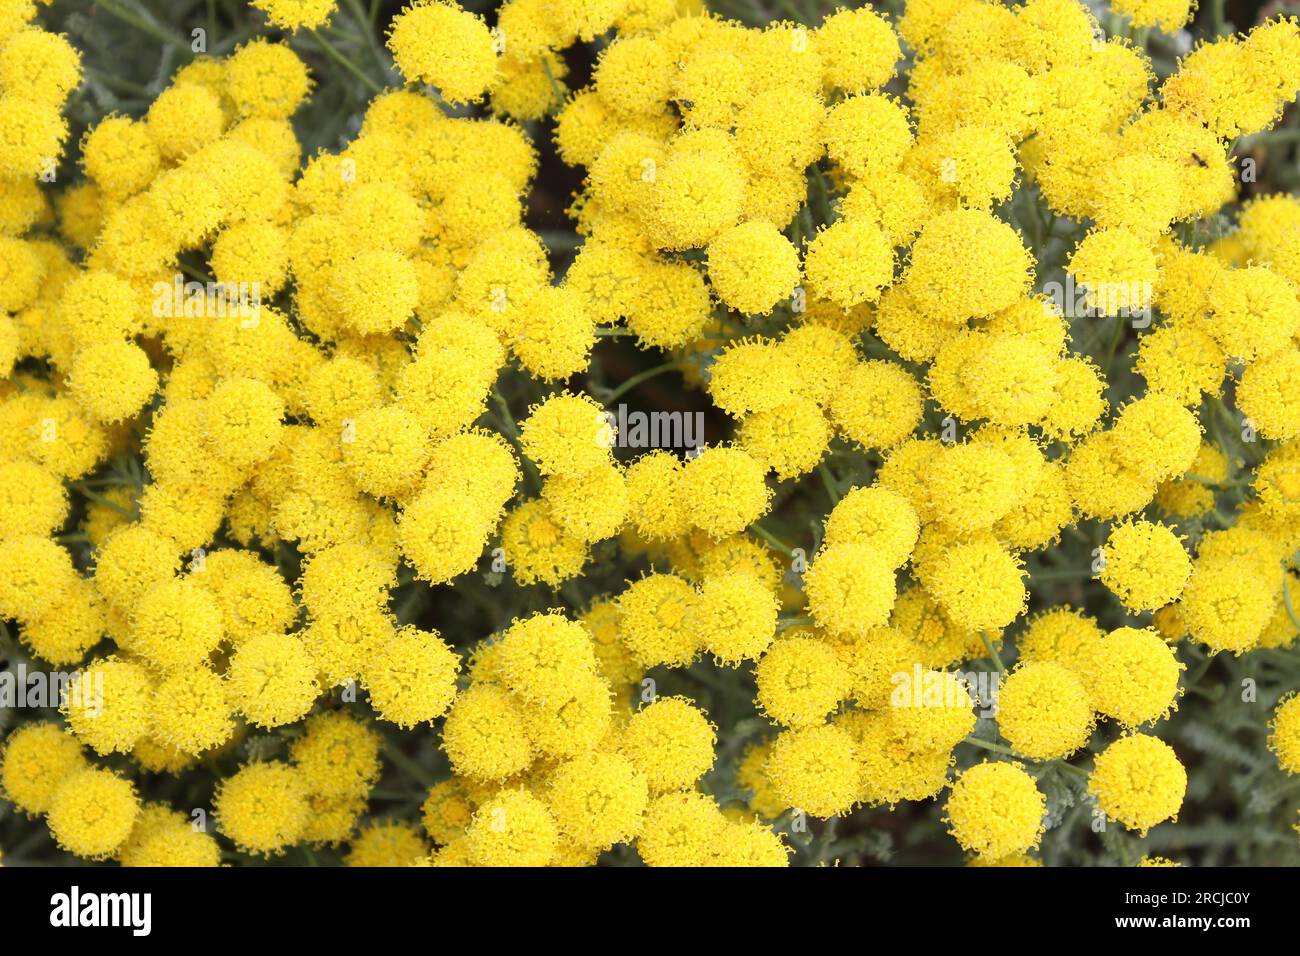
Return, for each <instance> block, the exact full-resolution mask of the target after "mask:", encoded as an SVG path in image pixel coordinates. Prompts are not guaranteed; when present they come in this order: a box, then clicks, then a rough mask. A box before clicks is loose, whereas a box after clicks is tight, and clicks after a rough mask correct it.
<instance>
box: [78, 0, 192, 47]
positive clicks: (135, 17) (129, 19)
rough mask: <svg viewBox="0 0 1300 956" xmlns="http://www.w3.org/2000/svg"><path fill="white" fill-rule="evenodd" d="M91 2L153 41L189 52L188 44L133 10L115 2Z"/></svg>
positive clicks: (95, 0)
mask: <svg viewBox="0 0 1300 956" xmlns="http://www.w3.org/2000/svg"><path fill="white" fill-rule="evenodd" d="M91 2H92V3H94V5H95V6H97V7H102V8H103V9H105V10H107V11H108V12H109V13H111V14H113V16H115V17H117V18H118V19H119V20H121V21H122V22H123V23H128V24H130V25H131V26H133V27H135V28H136V29H137V30H140V31H141V32H143V33H147V34H149V35H150V36H151V37H153V38H154V39H155V40H159V41H161V42H162V43H165V44H167V45H168V46H173V47H176V48H177V49H180V50H189V48H190V45H189V43H187V42H186V41H185V40H183V39H181V38H180V37H178V36H176V34H174V33H172V32H171V31H169V30H165V29H163V28H162V27H160V26H159V25H158V24H156V23H154V22H153V21H152V20H150V19H148V18H146V17H143V16H141V15H140V14H138V13H136V12H135V11H134V10H128V9H127V8H126V7H124V6H122V5H121V4H120V3H118V2H117V0H91Z"/></svg>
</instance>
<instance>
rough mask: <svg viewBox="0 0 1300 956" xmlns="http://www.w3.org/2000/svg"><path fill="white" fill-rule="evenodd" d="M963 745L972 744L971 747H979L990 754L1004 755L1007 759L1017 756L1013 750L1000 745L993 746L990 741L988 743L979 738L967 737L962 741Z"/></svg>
mask: <svg viewBox="0 0 1300 956" xmlns="http://www.w3.org/2000/svg"><path fill="white" fill-rule="evenodd" d="M963 743H968V744H972V745H974V746H976V747H980V748H982V749H984V750H990V751H992V752H993V753H995V754H1005V755H1006V756H1008V757H1015V756H1017V754H1016V752H1015V751H1014V750H1012V749H1011V748H1010V747H1004V746H1002V745H1001V744H995V743H993V742H992V741H989V740H980V738H978V737H967V738H966V739H965V740H964V741H963Z"/></svg>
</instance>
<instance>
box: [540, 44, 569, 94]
mask: <svg viewBox="0 0 1300 956" xmlns="http://www.w3.org/2000/svg"><path fill="white" fill-rule="evenodd" d="M542 71H543V72H544V73H545V74H546V82H548V83H550V84H551V95H552V96H554V97H555V103H554V105H555V106H560V105H561V104H563V103H564V101H565V100H566V99H567V98H568V97H566V96H565V94H564V87H562V86H561V85H560V81H559V80H557V79H556V78H555V74H554V73H552V72H551V59H550V57H548V56H543V57H542Z"/></svg>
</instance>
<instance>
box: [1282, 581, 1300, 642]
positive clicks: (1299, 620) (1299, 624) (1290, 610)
mask: <svg viewBox="0 0 1300 956" xmlns="http://www.w3.org/2000/svg"><path fill="white" fill-rule="evenodd" d="M1287 578H1288V575H1285V574H1284V575H1282V605H1283V606H1284V607H1285V608H1286V616H1287V617H1289V618H1291V623H1292V624H1294V625H1295V626H1296V630H1298V631H1300V617H1298V616H1297V615H1296V612H1295V607H1293V606H1292V604H1291V592H1290V591H1289V590H1288V589H1287Z"/></svg>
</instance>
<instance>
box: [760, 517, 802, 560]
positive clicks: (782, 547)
mask: <svg viewBox="0 0 1300 956" xmlns="http://www.w3.org/2000/svg"><path fill="white" fill-rule="evenodd" d="M749 530H750V531H752V532H754V534H756V535H758V536H759V537H760V538H762V539H763V540H764V541H766V542H767V543H768V544H770V545H771V546H772V547H774V548H776V550H778V551H780V552H781V553H782V554H784V555H785V556H786V557H787V558H792V557H794V549H793V548H791V547H790V546H789V545H788V544H786V543H785V542H784V541H782V540H781V539H780V538H778V537H777V536H776V535H774V534H773V533H772V532H770V531H768V530H767V529H766V528H764V527H763V526H762V525H760V524H757V523H755V524H752V525H750V526H749Z"/></svg>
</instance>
